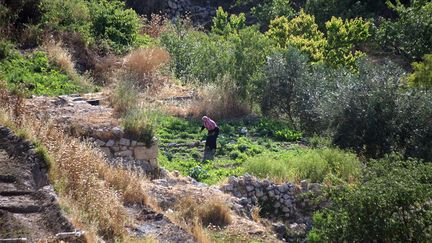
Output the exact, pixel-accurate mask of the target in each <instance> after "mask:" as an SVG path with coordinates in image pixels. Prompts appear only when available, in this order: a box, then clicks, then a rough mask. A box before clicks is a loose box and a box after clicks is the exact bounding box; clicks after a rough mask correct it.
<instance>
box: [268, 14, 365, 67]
mask: <svg viewBox="0 0 432 243" xmlns="http://www.w3.org/2000/svg"><path fill="white" fill-rule="evenodd" d="M369 27H370V23H369V22H367V21H364V20H363V19H361V18H356V19H351V20H345V21H343V20H342V19H341V18H335V17H333V18H331V20H329V21H327V22H326V24H325V28H326V30H327V33H326V36H324V34H323V33H322V32H321V31H320V30H319V29H318V25H317V24H316V23H315V18H314V16H312V15H308V14H306V13H305V12H304V11H303V10H301V11H300V14H299V15H298V16H297V17H295V18H293V19H291V20H289V19H288V18H286V17H279V18H276V19H275V20H272V21H271V22H270V28H269V30H268V31H267V33H266V34H267V35H268V36H269V37H270V38H271V39H274V40H275V41H276V42H277V43H278V45H279V46H280V47H282V48H287V47H290V46H291V47H296V48H298V49H299V50H300V51H302V52H303V53H305V54H307V55H308V56H309V59H310V61H312V62H320V61H325V63H326V64H327V65H329V66H331V67H333V68H340V67H348V68H350V69H352V70H355V69H356V67H355V62H356V60H357V59H358V58H359V57H361V56H363V55H364V54H363V53H362V52H360V51H355V52H354V50H355V47H356V46H357V45H358V44H360V43H362V42H365V41H366V40H367V39H368V38H369V36H370V33H369Z"/></svg>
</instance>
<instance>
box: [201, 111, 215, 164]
mask: <svg viewBox="0 0 432 243" xmlns="http://www.w3.org/2000/svg"><path fill="white" fill-rule="evenodd" d="M202 122H203V125H202V127H201V132H202V130H204V128H205V129H207V131H208V134H207V138H206V142H205V148H204V157H203V162H204V161H206V160H213V159H214V155H215V153H216V140H217V137H218V135H219V127H218V126H217V124H216V122H214V121H213V120H212V119H210V118H209V117H207V116H203V117H202Z"/></svg>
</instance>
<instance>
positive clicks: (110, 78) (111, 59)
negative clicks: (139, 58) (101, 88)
mask: <svg viewBox="0 0 432 243" xmlns="http://www.w3.org/2000/svg"><path fill="white" fill-rule="evenodd" d="M95 59H96V58H95ZM122 64H123V62H122V61H121V59H120V58H119V57H117V56H113V55H111V56H106V57H103V58H98V59H97V60H95V64H94V68H93V73H92V74H93V77H94V79H95V81H96V83H97V84H99V85H110V84H112V83H113V82H114V81H115V79H114V77H115V76H116V75H115V74H116V72H117V71H118V70H119V69H120V68H121V66H122Z"/></svg>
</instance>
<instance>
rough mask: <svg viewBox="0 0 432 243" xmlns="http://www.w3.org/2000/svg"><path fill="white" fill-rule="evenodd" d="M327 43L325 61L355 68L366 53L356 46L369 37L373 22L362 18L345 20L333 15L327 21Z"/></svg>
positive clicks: (334, 65)
mask: <svg viewBox="0 0 432 243" xmlns="http://www.w3.org/2000/svg"><path fill="white" fill-rule="evenodd" d="M325 25H326V30H327V35H326V37H327V45H326V47H325V50H324V60H325V62H326V63H327V64H328V65H330V66H332V67H334V68H340V67H344V66H345V67H348V68H350V69H355V62H356V60H357V59H358V58H360V57H362V56H364V55H365V54H364V53H363V52H361V51H357V50H355V49H354V47H355V46H356V45H358V44H360V43H362V42H365V41H366V40H367V39H368V38H369V37H370V35H371V34H370V33H369V28H370V25H371V23H370V22H368V21H364V20H363V19H362V18H355V19H350V20H345V21H343V20H342V19H341V18H336V17H332V18H331V20H330V21H328V22H326V24H325Z"/></svg>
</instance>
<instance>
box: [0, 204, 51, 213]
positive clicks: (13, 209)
mask: <svg viewBox="0 0 432 243" xmlns="http://www.w3.org/2000/svg"><path fill="white" fill-rule="evenodd" d="M42 209H43V207H41V206H36V205H26V206H0V210H4V211H8V212H9V213H22V214H26V213H39V212H41V211H42Z"/></svg>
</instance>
